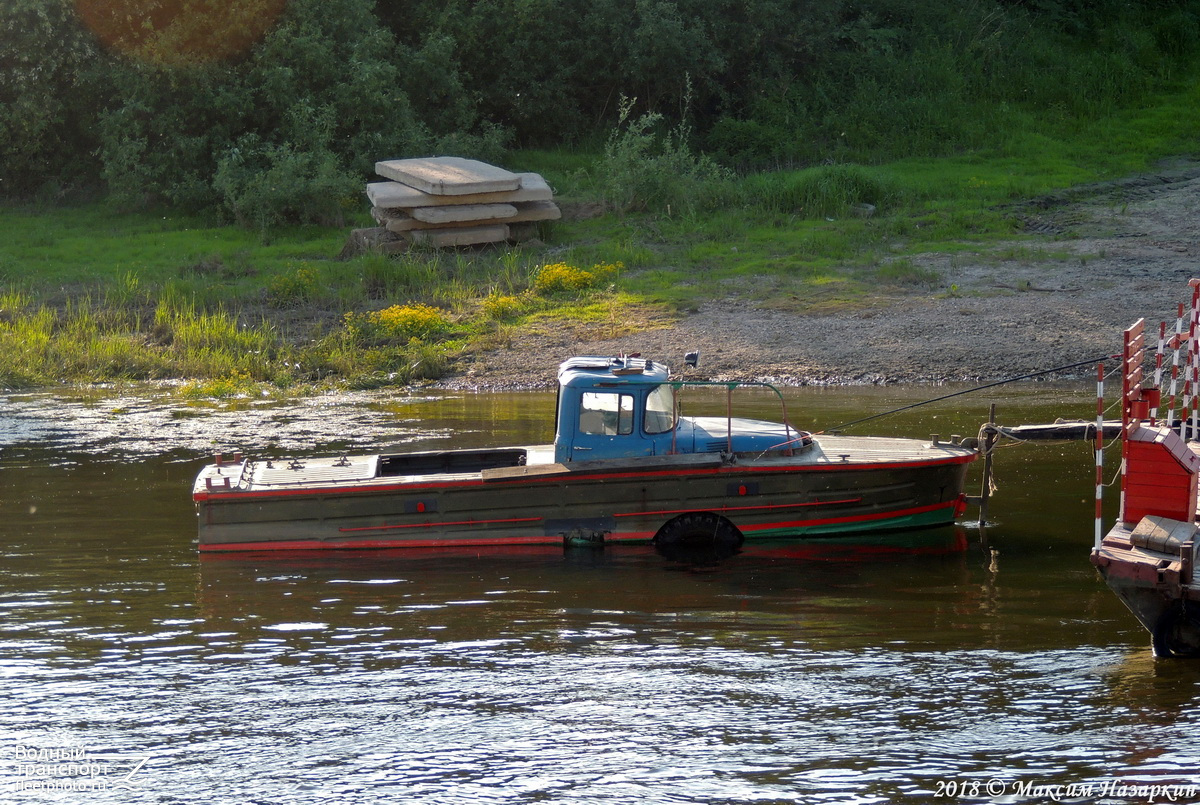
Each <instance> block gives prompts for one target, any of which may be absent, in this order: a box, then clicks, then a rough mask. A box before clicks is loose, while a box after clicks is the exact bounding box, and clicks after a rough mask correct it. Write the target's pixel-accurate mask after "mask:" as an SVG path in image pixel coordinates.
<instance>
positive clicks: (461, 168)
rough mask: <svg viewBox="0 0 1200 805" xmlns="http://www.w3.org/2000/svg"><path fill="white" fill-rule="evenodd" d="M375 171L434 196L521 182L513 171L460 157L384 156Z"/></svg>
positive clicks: (501, 188) (504, 187) (493, 190)
mask: <svg viewBox="0 0 1200 805" xmlns="http://www.w3.org/2000/svg"><path fill="white" fill-rule="evenodd" d="M375 172H376V173H378V174H379V175H380V176H382V177H384V178H385V179H393V180H395V181H397V182H401V183H403V184H406V185H408V186H409V187H415V188H416V189H417V190H421V191H422V192H425V193H431V194H433V195H435V196H462V195H467V194H469V193H499V192H503V191H511V190H516V189H517V188H519V187H520V186H521V177H519V176H517V174H515V173H510V172H509V171H506V170H504V168H497V167H496V166H495V165H489V164H487V163H486V162H480V161H479V160H477V159H463V158H462V157H429V158H427V159H391V160H385V161H383V162H376V163H375Z"/></svg>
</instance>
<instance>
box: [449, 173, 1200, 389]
mask: <svg viewBox="0 0 1200 805" xmlns="http://www.w3.org/2000/svg"><path fill="white" fill-rule="evenodd" d="M1013 210H1014V213H1015V214H1016V215H1017V217H1018V219H1019V220H1020V221H1021V222H1022V225H1023V227H1024V229H1025V231H1026V234H1027V235H1031V236H1032V241H1031V240H1028V239H1025V240H1022V241H1019V242H1014V243H1011V244H1001V245H994V244H992V245H989V246H988V247H987V248H986V250H982V251H979V252H976V253H964V252H960V253H957V254H955V255H953V257H950V256H947V255H924V256H920V257H917V258H915V259H913V258H910V259H913V261H914V262H916V263H918V264H920V265H922V266H924V267H928V268H931V269H933V270H935V271H937V273H938V274H939V275H940V277H941V280H940V284H939V285H938V287H937V288H934V289H921V290H920V291H912V292H907V293H906V292H896V293H891V294H889V295H886V296H881V297H879V298H878V299H877V300H875V301H874V302H873V304H872V305H871V306H870V307H869V308H867V309H864V310H859V311H854V312H846V313H839V314H834V315H804V314H797V313H789V312H782V311H777V310H767V309H763V308H759V307H756V306H754V305H752V304H750V303H748V302H746V301H741V300H726V301H721V302H714V303H710V304H707V305H705V306H704V307H703V308H702V309H701V310H700V311H699V312H697V313H695V314H693V315H691V316H689V317H687V318H685V319H683V320H681V321H679V322H677V323H675V324H674V325H672V326H668V327H662V328H658V329H651V330H645V331H642V332H639V333H636V334H634V335H630V336H626V337H622V338H618V339H611V340H586V339H581V338H579V337H577V336H575V335H573V334H571V333H569V332H562V333H557V334H553V335H547V334H527V335H521V336H517V337H516V338H514V340H513V342H512V345H511V347H510V348H508V349H505V350H498V351H495V352H489V353H483V354H479V355H476V356H474V357H473V358H472V359H470V360H468V361H466V362H464V363H463V364H462V366H461V372H460V373H459V374H457V375H456V376H454V377H451V378H447V380H446V381H444V383H443V384H442V385H446V386H449V387H455V388H481V389H487V388H515V387H529V386H537V385H546V384H548V383H550V382H552V378H550V377H548V376H546V373H545V367H546V366H547V365H548V364H553V363H555V362H556V361H557V360H558V359H559V358H562V357H565V356H568V355H573V354H618V353H622V352H641V353H643V354H645V355H647V356H651V357H655V358H660V359H662V360H665V361H667V362H668V363H671V364H680V363H681V362H682V355H683V354H684V353H685V352H686V351H689V350H694V349H699V350H700V351H701V355H702V358H701V365H700V369H701V371H702V373H703V376H705V377H708V378H710V379H734V378H736V379H771V380H774V381H776V382H780V383H784V384H791V385H808V384H852V383H892V382H939V381H953V380H995V379H1002V378H1006V377H1013V376H1017V375H1022V374H1025V373H1029V372H1038V371H1042V370H1046V369H1051V368H1053V367H1058V366H1064V365H1067V364H1071V363H1076V362H1079V361H1090V360H1092V359H1094V358H1097V357H1099V356H1103V355H1107V354H1111V353H1113V352H1114V351H1119V350H1120V340H1119V339H1120V331H1121V330H1122V329H1123V328H1124V327H1126V326H1127V325H1128V324H1130V323H1131V322H1133V321H1134V320H1136V319H1137V318H1139V317H1144V318H1145V319H1146V321H1147V322H1148V323H1150V324H1151V325H1152V326H1153V327H1154V328H1155V329H1157V323H1158V322H1159V321H1162V320H1165V319H1169V320H1170V321H1171V322H1172V324H1173V322H1174V320H1175V306H1176V305H1177V303H1178V302H1181V301H1185V300H1186V297H1187V294H1188V290H1187V281H1188V279H1190V278H1192V277H1195V276H1200V240H1198V237H1200V215H1198V213H1200V164H1197V163H1194V162H1176V163H1173V164H1168V165H1163V166H1162V167H1161V169H1160V170H1157V171H1154V172H1151V173H1147V174H1143V175H1139V176H1136V177H1131V178H1129V179H1125V180H1121V181H1115V182H1105V183H1102V184H1097V185H1090V186H1085V187H1078V188H1074V189H1072V190H1069V191H1064V192H1062V193H1059V194H1055V195H1053V196H1047V197H1044V198H1039V199H1032V200H1029V201H1026V202H1024V203H1021V204H1017V205H1014V206H1013ZM531 367H532V368H533V370H534V371H531ZM1090 373H1091V370H1090V369H1087V368H1083V369H1076V370H1074V371H1073V372H1068V373H1066V374H1074V375H1085V374H1090Z"/></svg>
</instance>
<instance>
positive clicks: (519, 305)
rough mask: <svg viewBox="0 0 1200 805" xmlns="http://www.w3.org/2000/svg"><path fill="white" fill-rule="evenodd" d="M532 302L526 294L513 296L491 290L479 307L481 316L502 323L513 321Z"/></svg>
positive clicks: (525, 310) (527, 308)
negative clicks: (481, 311) (506, 320)
mask: <svg viewBox="0 0 1200 805" xmlns="http://www.w3.org/2000/svg"><path fill="white" fill-rule="evenodd" d="M532 301H533V300H532V299H530V298H529V296H528V295H526V294H521V295H520V296H514V295H513V294H505V293H500V292H499V291H495V290H493V291H492V292H491V293H490V294H488V295H487V297H485V298H484V300H483V302H482V303H481V305H480V307H481V308H482V310H483V315H485V316H487V317H488V318H489V319H493V320H495V321H504V320H505V319H515V318H516V317H518V316H520V315H522V314H524V313H526V312H527V311H528V310H529V309H530V307H531V306H532Z"/></svg>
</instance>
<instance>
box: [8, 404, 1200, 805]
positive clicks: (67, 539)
mask: <svg viewBox="0 0 1200 805" xmlns="http://www.w3.org/2000/svg"><path fill="white" fill-rule="evenodd" d="M946 391H947V389H944V388H927V387H921V388H870V389H791V390H788V391H787V393H786V396H787V400H788V407H789V413H790V414H791V417H792V419H793V420H794V421H795V422H796V423H797V424H800V425H801V426H804V427H813V428H819V427H832V426H834V425H836V424H838V423H839V422H844V421H847V420H850V419H854V418H857V417H859V416H864V415H867V414H871V413H875V412H878V411H883V410H887V409H890V408H893V407H896V406H899V405H904V404H906V403H909V402H912V401H916V400H919V399H923V398H925V397H929V396H934V395H936V394H939V393H944V392H946ZM990 399H996V401H997V402H998V403H999V406H1000V408H999V410H1000V416H999V419H1000V420H1001V421H1002V422H1005V423H1009V424H1015V423H1018V422H1033V421H1050V420H1053V419H1054V418H1055V417H1059V416H1065V417H1081V418H1088V417H1090V416H1092V415H1093V413H1092V412H1094V408H1095V403H1094V397H1093V396H1092V391H1091V389H1090V388H1088V387H1087V386H1086V384H1083V383H1080V384H1077V385H1069V384H1068V385H1063V386H1058V385H1048V384H1036V385H1027V386H1022V387H1010V388H1007V389H1005V390H1003V391H1002V393H1000V394H998V395H997V396H996V397H994V398H988V397H983V398H980V397H978V396H974V397H963V398H957V399H955V400H951V401H947V402H945V403H938V404H935V405H932V406H928V407H924V408H918V409H915V410H913V411H910V412H907V413H904V414H902V415H897V416H893V417H888V418H886V419H881V420H879V421H878V422H872V423H869V424H865V425H862V426H859V427H855V428H853V429H852V430H851V431H849V432H853V433H879V434H893V433H897V434H907V435H914V436H922V437H924V436H928V435H929V434H930V433H933V432H939V433H941V434H942V435H943V436H948V435H950V434H951V433H961V434H965V435H972V434H974V432H975V431H976V429H977V428H978V426H979V424H980V423H981V422H982V421H984V419H986V412H987V402H988V401H989V400H990ZM553 404H554V399H553V395H552V394H546V393H522V394H489V395H483V394H479V395H474V394H467V393H453V394H452V393H445V392H430V393H426V394H415V395H401V396H397V397H395V398H390V397H388V396H385V395H362V396H358V397H348V398H317V399H314V400H308V401H300V402H298V403H296V404H293V405H290V406H278V405H276V404H268V403H251V402H250V401H242V402H240V403H238V404H234V405H226V406H223V407H222V406H194V407H190V408H187V409H186V410H181V409H180V408H179V407H178V406H177V405H173V404H168V403H165V402H162V401H156V400H154V399H148V398H146V397H145V396H143V397H136V396H135V397H122V396H120V395H119V394H118V393H117V392H112V393H109V394H105V393H93V392H89V393H88V394H83V395H76V396H72V395H71V394H65V395H64V394H59V395H57V396H12V397H9V398H8V399H7V400H6V401H5V406H4V411H5V416H4V418H3V422H2V424H0V443H2V444H3V452H0V551H2V555H3V567H4V573H3V575H0V614H2V616H0V680H2V690H3V701H4V704H5V706H4V707H3V709H2V711H0V801H3V802H13V803H24V802H99V803H167V802H231V803H234V802H235V803H340V802H346V803H370V802H385V801H386V802H393V801H394V802H404V803H430V804H431V805H432V804H433V803H437V804H438V805H441V804H442V803H449V804H453V803H537V802H552V803H630V805H632V804H633V803H756V804H761V803H932V802H1050V801H1075V802H1151V801H1156V802H1163V801H1172V800H1171V799H1170V798H1169V796H1174V797H1175V800H1174V801H1191V802H1196V801H1200V793H1197V791H1200V775H1198V773H1197V770H1198V769H1200V664H1197V663H1188V662H1186V661H1156V660H1155V659H1154V658H1153V656H1152V655H1151V652H1150V648H1149V640H1148V637H1147V635H1146V634H1145V633H1144V632H1143V631H1142V630H1141V629H1140V627H1139V626H1137V624H1136V623H1135V622H1134V620H1133V618H1132V616H1130V615H1129V614H1128V613H1127V612H1126V611H1125V610H1124V609H1123V607H1122V605H1121V604H1120V603H1119V602H1118V601H1117V599H1116V598H1115V597H1114V596H1113V595H1111V594H1110V593H1109V592H1108V590H1107V588H1105V587H1104V585H1103V583H1102V582H1101V581H1100V580H1099V579H1098V577H1097V576H1096V574H1095V573H1094V571H1093V569H1092V567H1091V565H1090V564H1089V563H1088V558H1087V556H1088V550H1089V548H1090V545H1091V542H1092V531H1093V524H1092V508H1093V504H1092V482H1093V478H1094V469H1093V462H1092V456H1091V452H1090V448H1089V447H1088V446H1087V445H1080V444H1068V445H1056V446H1046V445H1020V446H1014V447H1011V448H1006V449H1005V450H1003V451H1001V453H1000V454H999V456H998V458H997V479H998V486H999V491H998V495H997V497H996V499H995V500H994V503H993V508H992V512H991V516H990V518H989V519H990V522H989V524H988V527H987V528H986V529H985V530H984V532H983V533H982V534H981V533H980V531H979V529H978V528H977V527H975V525H974V524H966V525H964V526H963V527H959V528H947V529H941V530H937V531H933V532H922V533H917V534H909V535H905V536H904V537H903V538H888V539H883V540H878V539H877V540H869V541H868V540H857V541H854V540H851V541H846V540H843V541H828V542H824V543H779V544H774V545H766V546H760V547H755V548H752V549H749V550H747V551H745V552H744V553H742V554H740V555H738V556H735V557H733V558H732V559H730V560H728V561H726V562H724V563H722V564H720V565H718V566H715V567H689V566H686V565H680V564H677V563H672V562H670V561H668V560H667V559H665V558H663V557H660V556H658V555H656V554H655V553H654V552H653V551H652V550H651V549H649V548H646V547H638V546H622V547H619V548H613V547H610V548H606V549H603V550H594V549H578V550H575V549H573V550H572V551H566V552H565V551H564V550H563V549H561V548H538V549H521V550H510V549H506V550H499V549H497V550H470V551H461V552H457V553H453V552H437V551H408V552H406V551H397V552H386V553H371V554H361V555H349V556H312V555H298V556H281V557H276V558H271V559H261V558H245V557H242V558H239V557H236V556H234V557H220V556H217V557H212V558H210V557H205V558H204V559H203V560H201V559H200V558H198V556H197V553H196V550H195V546H194V545H193V543H192V540H193V538H194V535H195V519H194V513H193V511H192V508H191V503H190V500H189V491H190V483H191V480H192V478H193V477H194V475H195V473H196V471H197V470H198V468H199V466H200V465H201V464H202V463H203V461H204V460H205V456H206V455H207V454H208V453H210V452H211V451H213V450H221V449H229V448H234V447H242V448H246V449H248V450H253V451H257V452H267V453H271V454H274V455H282V454H284V451H286V452H301V453H321V452H338V451H341V450H351V449H371V448H370V446H371V445H376V446H405V447H411V446H421V447H439V446H450V445H453V446H462V447H466V446H475V445H482V444H508V443H529V442H539V441H548V440H549V439H550V438H551V435H552V434H551V426H550V424H549V421H550V417H551V415H552V410H553ZM694 404H695V405H696V406H697V410H696V411H694V412H697V413H701V412H705V411H701V410H699V409H702V408H704V407H705V406H708V408H710V409H715V408H719V405H720V400H719V399H717V398H713V399H709V398H707V397H705V395H703V394H700V395H698V397H697V399H696V400H695V403H694ZM754 404H755V405H759V402H757V401H756V402H755V403H754ZM767 405H768V404H767V402H766V401H762V402H761V406H762V407H763V408H764V410H762V411H752V412H750V413H752V414H754V415H762V416H764V417H771V418H773V417H774V413H773V412H772V411H770V410H767ZM1109 460H1110V462H1111V464H1110V466H1111V467H1115V460H1114V458H1113V457H1112V456H1111V455H1110V457H1109ZM973 478H974V479H975V480H973V481H972V483H978V480H977V479H978V471H976V472H975V474H974V476H973ZM1110 497H1115V495H1112V496H1110ZM1110 508H1111V506H1110ZM971 514H972V511H971V510H969V511H968V516H971ZM1153 786H1161V787H1163V788H1160V789H1156V788H1152V787H1153ZM1189 786H1192V787H1196V788H1195V789H1193V790H1192V791H1191V792H1190V793H1189Z"/></svg>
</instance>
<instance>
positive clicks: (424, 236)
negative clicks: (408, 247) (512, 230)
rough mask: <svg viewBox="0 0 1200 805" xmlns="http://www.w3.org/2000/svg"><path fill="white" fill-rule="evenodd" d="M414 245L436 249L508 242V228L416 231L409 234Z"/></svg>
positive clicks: (468, 227) (460, 227)
mask: <svg viewBox="0 0 1200 805" xmlns="http://www.w3.org/2000/svg"><path fill="white" fill-rule="evenodd" d="M408 236H409V237H410V238H412V239H413V242H414V243H420V244H422V245H425V246H434V247H436V248H447V247H450V246H474V245H476V244H479V243H499V242H500V241H504V240H508V226H506V225H505V224H488V225H487V226H458V227H454V228H453V229H416V230H413V231H412V232H409V233H408Z"/></svg>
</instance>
